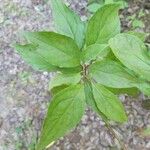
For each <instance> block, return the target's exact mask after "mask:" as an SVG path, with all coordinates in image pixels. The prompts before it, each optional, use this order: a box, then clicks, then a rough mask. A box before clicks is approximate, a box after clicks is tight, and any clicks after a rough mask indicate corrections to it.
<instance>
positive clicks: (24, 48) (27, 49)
mask: <svg viewBox="0 0 150 150" xmlns="http://www.w3.org/2000/svg"><path fill="white" fill-rule="evenodd" d="M14 47H15V49H16V50H17V51H18V53H19V54H20V55H21V56H22V58H23V59H24V60H25V61H26V62H27V63H29V64H30V65H31V66H32V67H33V68H34V69H38V70H42V71H56V70H57V69H58V67H57V66H54V65H52V63H51V62H50V61H49V60H48V59H47V57H46V56H43V55H42V54H39V53H37V51H36V50H37V45H34V44H26V45H18V44H16V45H15V46H14Z"/></svg>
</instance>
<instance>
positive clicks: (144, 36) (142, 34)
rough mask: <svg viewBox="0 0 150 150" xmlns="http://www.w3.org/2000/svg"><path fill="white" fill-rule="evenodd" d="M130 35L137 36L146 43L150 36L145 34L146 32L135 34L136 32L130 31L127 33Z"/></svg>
mask: <svg viewBox="0 0 150 150" xmlns="http://www.w3.org/2000/svg"><path fill="white" fill-rule="evenodd" d="M127 33H128V34H131V35H135V36H137V37H138V38H139V39H140V40H141V41H143V42H144V41H145V40H146V38H147V36H148V35H149V34H148V33H144V32H135V31H128V32H127Z"/></svg>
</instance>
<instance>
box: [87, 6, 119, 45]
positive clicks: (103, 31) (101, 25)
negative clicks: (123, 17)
mask: <svg viewBox="0 0 150 150" xmlns="http://www.w3.org/2000/svg"><path fill="white" fill-rule="evenodd" d="M118 9H119V5H117V4H108V5H105V6H103V7H101V8H100V9H99V10H98V11H97V12H96V13H95V14H94V15H93V17H92V18H91V19H90V20H89V23H88V27H87V33H86V45H87V46H89V45H92V44H94V43H98V44H105V43H107V42H108V40H109V39H110V38H112V37H113V36H115V35H116V34H118V33H120V21H119V16H118Z"/></svg>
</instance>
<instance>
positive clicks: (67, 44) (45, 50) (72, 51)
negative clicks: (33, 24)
mask: <svg viewBox="0 0 150 150" xmlns="http://www.w3.org/2000/svg"><path fill="white" fill-rule="evenodd" d="M24 35H25V37H26V38H27V40H28V41H29V42H30V43H34V44H36V45H37V47H36V50H35V51H34V53H37V55H40V56H41V57H44V58H45V59H46V60H47V61H49V62H50V64H52V65H54V66H58V67H66V68H67V67H76V66H79V65H80V58H79V55H80V50H79V49H78V47H77V45H76V44H75V43H74V41H73V40H72V39H71V38H69V37H66V36H64V35H60V34H57V33H54V32H26V33H25V34H24ZM23 52H24V53H26V51H23Z"/></svg>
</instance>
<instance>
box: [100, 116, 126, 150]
mask: <svg viewBox="0 0 150 150" xmlns="http://www.w3.org/2000/svg"><path fill="white" fill-rule="evenodd" d="M103 121H104V122H105V124H106V127H107V128H108V130H109V131H110V132H111V133H112V135H113V136H114V138H116V139H117V141H118V142H119V144H120V146H121V148H122V150H127V147H126V145H125V144H124V143H123V142H122V141H121V140H120V138H119V137H118V136H117V134H116V133H115V132H114V130H113V128H112V127H111V126H110V124H109V123H108V121H107V119H106V118H105V119H104V117H103Z"/></svg>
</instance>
